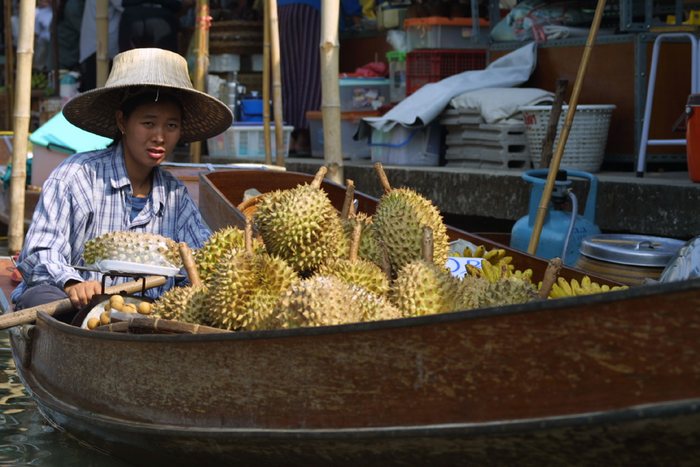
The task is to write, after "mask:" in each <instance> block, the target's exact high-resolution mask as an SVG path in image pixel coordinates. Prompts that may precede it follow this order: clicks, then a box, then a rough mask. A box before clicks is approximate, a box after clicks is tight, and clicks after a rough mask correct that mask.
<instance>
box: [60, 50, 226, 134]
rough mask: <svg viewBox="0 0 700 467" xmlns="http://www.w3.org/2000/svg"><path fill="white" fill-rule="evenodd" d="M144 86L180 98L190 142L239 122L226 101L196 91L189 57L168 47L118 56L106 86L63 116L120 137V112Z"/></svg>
mask: <svg viewBox="0 0 700 467" xmlns="http://www.w3.org/2000/svg"><path fill="white" fill-rule="evenodd" d="M139 87H146V88H151V89H153V90H155V89H162V90H163V91H165V92H167V93H168V94H174V95H175V96H176V97H177V98H178V99H180V102H181V104H182V136H181V139H182V141H184V142H190V141H201V140H204V139H207V138H210V137H212V136H215V135H218V134H219V133H221V132H223V131H225V130H226V129H227V128H228V127H229V126H231V122H232V121H233V114H232V113H231V110H230V109H229V108H228V107H227V106H226V105H225V104H224V103H223V102H221V101H220V100H218V99H216V98H214V97H212V96H210V95H208V94H205V93H203V92H200V91H197V90H196V89H194V87H193V86H192V82H191V81H190V76H189V74H188V72H187V61H185V59H184V58H183V57H182V56H180V55H178V54H176V53H174V52H170V51H168V50H163V49H132V50H128V51H126V52H122V53H120V54H118V55H117V56H116V57H114V62H113V65H112V71H111V72H110V73H109V77H108V78H107V82H106V83H105V85H104V87H103V88H97V89H93V90H90V91H87V92H84V93H83V94H80V95H78V96H76V97H74V98H73V99H71V100H70V101H68V102H67V103H66V105H65V106H64V107H63V114H64V115H65V117H66V119H68V121H69V122H71V123H72V124H74V125H76V126H78V127H80V128H82V129H83V130H86V131H89V132H92V133H95V134H98V135H101V136H106V137H108V138H114V137H115V135H117V133H118V129H117V121H116V116H115V112H116V111H117V110H119V107H120V105H121V103H122V102H123V101H124V99H125V98H126V97H127V96H128V94H129V91H131V92H133V91H134V90H135V89H134V88H139Z"/></svg>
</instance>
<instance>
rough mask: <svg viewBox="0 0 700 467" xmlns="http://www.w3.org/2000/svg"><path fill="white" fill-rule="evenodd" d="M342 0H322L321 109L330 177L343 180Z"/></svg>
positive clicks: (325, 154) (324, 146)
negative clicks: (339, 80)
mask: <svg viewBox="0 0 700 467" xmlns="http://www.w3.org/2000/svg"><path fill="white" fill-rule="evenodd" d="M339 19H340V2H338V1H335V0H322V3H321V43H320V51H319V52H320V54H321V99H322V100H321V112H322V116H323V158H324V161H325V165H326V166H327V167H328V178H330V179H331V180H333V181H334V182H336V183H343V179H344V177H343V154H342V150H341V137H340V86H339V83H338V69H339V65H338V64H339V55H340V54H339V48H340V45H339V43H338V21H339Z"/></svg>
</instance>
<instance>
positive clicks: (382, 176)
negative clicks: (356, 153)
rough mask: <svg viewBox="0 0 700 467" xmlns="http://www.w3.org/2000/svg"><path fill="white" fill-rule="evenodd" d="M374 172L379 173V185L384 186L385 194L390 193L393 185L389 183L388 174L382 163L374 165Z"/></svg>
mask: <svg viewBox="0 0 700 467" xmlns="http://www.w3.org/2000/svg"><path fill="white" fill-rule="evenodd" d="M374 171H375V172H377V176H378V177H379V183H381V184H382V188H383V189H384V193H389V192H390V191H391V183H389V179H388V178H387V177H386V173H385V172H384V166H383V165H382V163H381V162H375V163H374Z"/></svg>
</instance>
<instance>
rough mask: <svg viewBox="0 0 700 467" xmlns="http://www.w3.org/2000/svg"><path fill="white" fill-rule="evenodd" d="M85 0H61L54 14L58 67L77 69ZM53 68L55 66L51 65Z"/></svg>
mask: <svg viewBox="0 0 700 467" xmlns="http://www.w3.org/2000/svg"><path fill="white" fill-rule="evenodd" d="M84 8H85V0H63V1H62V2H60V4H59V6H58V12H57V15H56V20H57V21H56V33H57V36H58V37H57V39H58V68H59V69H63V70H78V68H79V64H80V28H81V23H82V21H83V10H84ZM53 68H55V67H53Z"/></svg>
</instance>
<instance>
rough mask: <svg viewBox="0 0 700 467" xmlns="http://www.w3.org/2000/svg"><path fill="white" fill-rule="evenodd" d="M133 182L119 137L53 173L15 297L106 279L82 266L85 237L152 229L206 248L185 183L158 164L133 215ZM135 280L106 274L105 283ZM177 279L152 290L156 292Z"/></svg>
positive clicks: (21, 264)
mask: <svg viewBox="0 0 700 467" xmlns="http://www.w3.org/2000/svg"><path fill="white" fill-rule="evenodd" d="M131 191H132V190H131V182H130V181H129V177H128V176H127V173H126V165H125V163H124V155H123V153H122V147H121V144H118V145H116V146H114V147H110V148H107V149H103V150H100V151H92V152H85V153H80V154H75V155H73V156H71V157H69V158H67V159H66V160H64V161H63V162H62V163H61V164H60V165H59V166H58V167H57V168H56V169H55V170H54V171H53V172H52V173H51V175H50V176H49V178H48V179H47V180H46V182H45V183H44V186H43V188H42V192H41V197H40V199H39V203H38V204H37V207H36V210H35V211H34V217H33V218H32V223H31V225H30V227H29V231H28V232H27V235H26V238H25V244H24V248H23V249H22V252H21V254H20V257H19V263H18V268H19V270H20V272H21V273H22V277H23V278H24V281H23V282H22V283H20V284H19V285H18V286H17V288H16V289H15V290H14V291H13V292H12V301H13V302H14V301H16V300H17V299H18V298H19V297H20V295H21V294H22V293H23V292H24V291H25V290H26V289H27V287H30V286H32V285H36V284H40V283H49V284H53V285H56V286H58V287H60V288H63V286H64V284H65V283H66V282H67V281H69V280H72V279H73V280H78V281H82V280H98V281H99V280H102V276H101V275H100V274H98V273H95V272H86V271H77V270H76V269H74V268H73V267H71V265H78V266H80V265H83V264H84V263H83V258H82V253H83V246H84V245H85V242H86V241H87V240H90V239H92V238H95V237H97V236H99V235H102V234H104V233H107V232H113V231H117V230H128V231H133V232H150V233H154V234H160V235H163V236H166V237H170V238H172V239H173V240H175V241H176V242H186V243H187V244H188V245H189V246H190V248H201V247H202V245H203V244H204V242H205V241H206V240H207V239H208V238H209V236H210V235H211V231H210V230H209V228H208V227H207V225H206V224H205V223H204V220H203V219H202V217H201V215H200V214H199V210H198V209H197V206H196V205H195V204H194V201H192V198H190V196H189V195H188V193H187V189H186V188H185V186H184V185H183V184H182V183H181V182H180V181H179V180H177V178H175V177H174V176H173V175H172V174H170V173H168V172H167V171H165V170H161V169H160V168H155V169H154V170H153V185H152V189H151V196H150V197H149V200H148V203H147V204H146V206H145V207H144V208H143V209H142V210H141V212H140V213H139V214H138V215H137V216H136V218H134V220H133V221H132V220H130V218H129V214H130V212H131V206H130V205H129V203H128V201H127V195H128V194H131ZM127 280H130V279H128V278H121V277H120V278H115V279H110V278H107V280H106V285H107V286H109V285H113V284H117V283H121V282H125V281H127ZM173 284H174V281H173V279H170V280H169V281H168V283H166V284H165V285H164V286H162V287H158V288H154V289H151V290H149V291H147V295H148V296H150V297H153V298H155V297H158V296H160V295H161V294H162V293H163V292H165V291H166V290H167V289H169V288H170V287H172V286H173Z"/></svg>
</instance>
